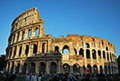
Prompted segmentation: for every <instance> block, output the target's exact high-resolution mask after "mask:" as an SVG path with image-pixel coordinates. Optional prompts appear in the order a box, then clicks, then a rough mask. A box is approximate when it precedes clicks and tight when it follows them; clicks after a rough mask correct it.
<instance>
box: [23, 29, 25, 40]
mask: <svg viewBox="0 0 120 81" xmlns="http://www.w3.org/2000/svg"><path fill="white" fill-rule="evenodd" d="M24 35H25V31H23V32H22V40H23V39H24Z"/></svg>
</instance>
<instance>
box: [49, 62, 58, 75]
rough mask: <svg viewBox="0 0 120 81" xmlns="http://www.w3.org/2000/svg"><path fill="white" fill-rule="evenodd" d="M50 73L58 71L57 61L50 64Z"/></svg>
mask: <svg viewBox="0 0 120 81" xmlns="http://www.w3.org/2000/svg"><path fill="white" fill-rule="evenodd" d="M50 73H51V74H55V73H57V64H56V63H55V62H52V63H51V64H50Z"/></svg>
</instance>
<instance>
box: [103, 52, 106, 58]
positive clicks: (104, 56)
mask: <svg viewBox="0 0 120 81" xmlns="http://www.w3.org/2000/svg"><path fill="white" fill-rule="evenodd" d="M103 58H104V59H106V56H105V51H103Z"/></svg>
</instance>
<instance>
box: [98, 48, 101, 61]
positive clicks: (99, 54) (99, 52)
mask: <svg viewBox="0 0 120 81" xmlns="http://www.w3.org/2000/svg"><path fill="white" fill-rule="evenodd" d="M98 56H99V58H100V59H101V51H100V50H98Z"/></svg>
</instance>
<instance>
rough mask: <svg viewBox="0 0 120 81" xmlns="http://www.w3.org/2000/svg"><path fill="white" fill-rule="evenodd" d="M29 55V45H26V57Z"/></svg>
mask: <svg viewBox="0 0 120 81" xmlns="http://www.w3.org/2000/svg"><path fill="white" fill-rule="evenodd" d="M28 53H29V45H26V49H25V54H26V56H28Z"/></svg>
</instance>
